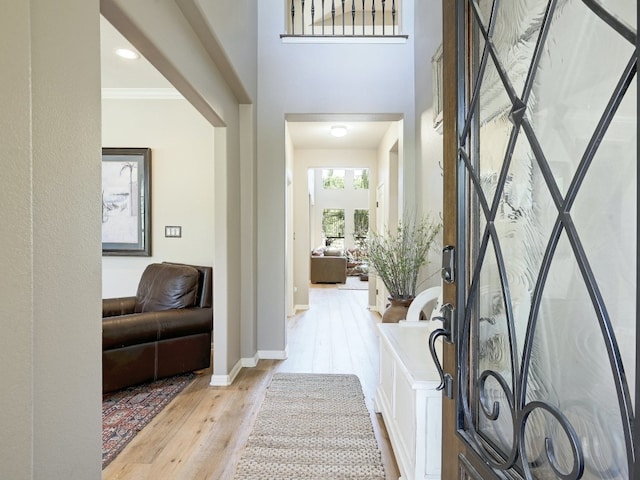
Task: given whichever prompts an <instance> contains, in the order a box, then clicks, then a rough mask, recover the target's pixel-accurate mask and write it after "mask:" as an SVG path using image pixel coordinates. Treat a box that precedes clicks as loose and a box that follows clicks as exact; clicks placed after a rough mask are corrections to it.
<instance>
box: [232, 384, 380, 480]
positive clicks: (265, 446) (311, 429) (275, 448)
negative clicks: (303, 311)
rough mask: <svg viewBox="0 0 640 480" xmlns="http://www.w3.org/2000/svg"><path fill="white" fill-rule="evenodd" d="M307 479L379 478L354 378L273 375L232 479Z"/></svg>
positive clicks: (376, 453)
mask: <svg viewBox="0 0 640 480" xmlns="http://www.w3.org/2000/svg"><path fill="white" fill-rule="evenodd" d="M311 478H313V479H318V478H322V479H354V480H355V479H371V480H378V479H380V480H384V478H385V472H384V467H383V465H382V459H381V454H380V450H379V449H378V444H377V442H376V439H375V436H374V433H373V426H372V424H371V417H370V416H369V412H368V410H367V407H366V405H365V403H364V395H363V393H362V387H361V385H360V381H359V380H358V377H357V376H355V375H338V374H333V375H322V374H294V373H276V374H274V376H273V379H272V381H271V385H270V386H269V388H268V390H267V393H266V396H265V399H264V403H263V404H262V406H261V407H260V411H259V412H258V416H257V418H256V421H255V425H254V427H253V430H252V432H251V434H250V435H249V438H248V440H247V444H246V447H245V449H244V451H243V453H242V456H241V458H240V462H239V464H238V467H237V470H236V475H235V479H236V480H248V479H252V480H260V479H264V480H266V479H279V480H293V479H298V480H302V479H311Z"/></svg>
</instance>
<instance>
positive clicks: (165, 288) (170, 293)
mask: <svg viewBox="0 0 640 480" xmlns="http://www.w3.org/2000/svg"><path fill="white" fill-rule="evenodd" d="M197 293H198V270H196V269H195V268H193V267H191V266H188V265H174V264H170V263H152V264H151V265H148V266H147V268H146V269H145V270H144V272H143V273H142V278H141V279H140V283H139V284H138V293H137V294H136V305H135V312H136V313H141V312H156V311H160V310H171V309H174V308H185V307H191V306H193V305H195V301H196V296H197Z"/></svg>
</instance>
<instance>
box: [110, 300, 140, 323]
mask: <svg viewBox="0 0 640 480" xmlns="http://www.w3.org/2000/svg"><path fill="white" fill-rule="evenodd" d="M135 305H136V297H119V298H103V299H102V318H105V317H115V316H117V315H128V314H130V313H133V312H134V308H135Z"/></svg>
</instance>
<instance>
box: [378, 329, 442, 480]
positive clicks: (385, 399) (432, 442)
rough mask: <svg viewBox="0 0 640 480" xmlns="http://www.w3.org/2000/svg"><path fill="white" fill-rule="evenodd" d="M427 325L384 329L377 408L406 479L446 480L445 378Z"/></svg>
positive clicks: (382, 332) (381, 344)
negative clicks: (443, 453)
mask: <svg viewBox="0 0 640 480" xmlns="http://www.w3.org/2000/svg"><path fill="white" fill-rule="evenodd" d="M426 323H427V322H419V324H418V322H415V323H414V322H404V323H382V324H379V325H378V330H379V332H380V379H379V384H378V388H377V391H376V398H375V408H376V411H378V412H380V413H381V414H382V417H383V419H384V423H385V425H386V427H387V431H388V432H389V438H390V439H391V446H392V447H393V452H394V454H395V456H396V461H397V462H398V467H399V468H400V475H401V478H402V479H403V480H418V479H420V480H433V479H439V478H440V471H441V459H440V455H441V449H442V392H441V391H438V390H436V388H437V386H438V385H439V384H440V377H439V375H438V371H437V369H436V367H435V365H434V363H433V361H432V359H431V354H430V353H429V334H430V333H431V328H429V327H427V326H426ZM429 323H431V322H429ZM432 328H435V327H432ZM439 344H440V342H437V345H438V349H439V350H440V349H441V348H440V347H439ZM439 355H441V352H439Z"/></svg>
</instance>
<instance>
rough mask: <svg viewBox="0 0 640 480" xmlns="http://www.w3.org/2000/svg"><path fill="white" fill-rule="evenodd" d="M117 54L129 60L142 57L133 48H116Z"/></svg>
mask: <svg viewBox="0 0 640 480" xmlns="http://www.w3.org/2000/svg"><path fill="white" fill-rule="evenodd" d="M116 55H118V56H119V57H122V58H126V59H127V60H136V59H138V58H140V55H139V54H138V53H137V52H134V51H133V50H130V49H128V48H118V49H116Z"/></svg>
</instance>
